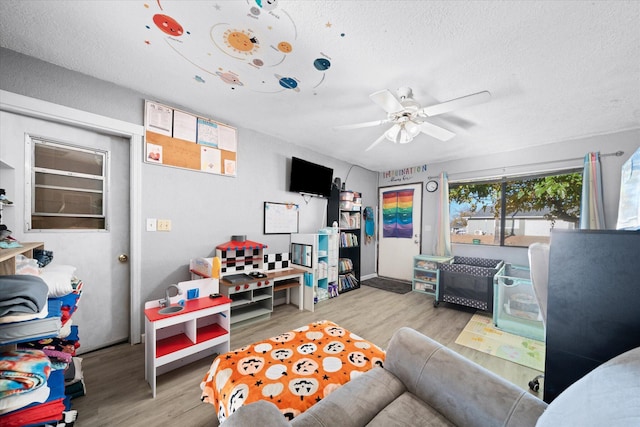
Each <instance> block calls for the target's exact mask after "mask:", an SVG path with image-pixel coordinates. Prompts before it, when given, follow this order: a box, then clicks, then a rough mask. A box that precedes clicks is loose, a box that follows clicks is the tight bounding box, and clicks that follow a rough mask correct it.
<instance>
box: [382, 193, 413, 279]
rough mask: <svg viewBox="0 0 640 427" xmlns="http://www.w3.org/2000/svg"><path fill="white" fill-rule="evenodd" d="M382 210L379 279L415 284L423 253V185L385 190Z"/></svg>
mask: <svg viewBox="0 0 640 427" xmlns="http://www.w3.org/2000/svg"><path fill="white" fill-rule="evenodd" d="M378 206H379V207H380V209H379V210H378V211H379V214H378V215H379V217H378V224H379V226H378V276H384V277H390V278H393V279H399V280H411V278H412V277H413V256H414V255H418V254H419V253H420V238H421V232H420V230H421V229H422V184H407V185H398V186H393V187H382V188H380V189H379V190H378Z"/></svg>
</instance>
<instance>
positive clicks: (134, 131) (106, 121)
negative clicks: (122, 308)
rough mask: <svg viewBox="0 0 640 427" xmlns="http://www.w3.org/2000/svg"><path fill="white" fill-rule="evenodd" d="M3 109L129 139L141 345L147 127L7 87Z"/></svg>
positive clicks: (134, 303) (135, 306)
mask: <svg viewBox="0 0 640 427" xmlns="http://www.w3.org/2000/svg"><path fill="white" fill-rule="evenodd" d="M0 111H6V112H9V113H14V114H19V115H22V116H25V117H32V118H38V119H44V120H48V121H50V122H54V123H59V124H65V125H70V126H74V127H78V128H82V129H88V130H92V131H96V132H101V133H105V134H107V135H113V136H119V137H123V138H126V139H128V140H129V173H130V175H129V176H130V178H129V179H130V192H129V253H130V257H129V259H130V260H131V261H130V262H131V264H130V269H129V272H130V273H129V282H130V286H129V287H130V295H129V298H130V308H129V316H130V319H129V341H130V342H131V344H139V343H140V342H141V323H142V322H141V313H142V306H141V302H140V285H141V283H142V280H141V277H142V274H141V273H142V267H141V265H140V262H139V260H140V256H141V253H142V244H141V240H142V203H141V202H140V198H141V191H142V189H141V183H142V162H140V161H139V160H140V159H139V157H138V156H139V155H140V153H142V141H143V137H144V127H143V126H141V125H136V124H133V123H128V122H124V121H121V120H117V119H113V118H110V117H106V116H101V115H98V114H93V113H89V112H87V111H82V110H77V109H75V108H70V107H65V106H63V105H58V104H54V103H52V102H48V101H43V100H40V99H36V98H31V97H28V96H24V95H19V94H17V93H13V92H7V91H4V90H0Z"/></svg>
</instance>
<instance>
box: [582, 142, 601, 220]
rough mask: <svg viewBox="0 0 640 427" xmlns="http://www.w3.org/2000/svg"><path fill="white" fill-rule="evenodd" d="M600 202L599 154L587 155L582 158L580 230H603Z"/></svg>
mask: <svg viewBox="0 0 640 427" xmlns="http://www.w3.org/2000/svg"><path fill="white" fill-rule="evenodd" d="M602 200H603V199H602V172H601V171H600V153H599V152H597V153H587V154H586V155H585V156H584V171H583V173H582V200H581V201H580V228H581V229H583V230H600V229H604V228H605V224H604V207H603V205H602Z"/></svg>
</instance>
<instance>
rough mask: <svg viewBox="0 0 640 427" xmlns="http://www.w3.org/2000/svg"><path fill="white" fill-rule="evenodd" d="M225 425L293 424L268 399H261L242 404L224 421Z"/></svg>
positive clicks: (285, 426)
mask: <svg viewBox="0 0 640 427" xmlns="http://www.w3.org/2000/svg"><path fill="white" fill-rule="evenodd" d="M223 425H224V427H247V426H269V427H290V426H291V424H290V423H289V421H287V419H286V418H285V417H284V415H282V412H280V410H279V409H278V407H277V406H276V405H274V404H273V403H271V402H267V401H266V400H259V401H257V402H253V403H250V404H248V405H244V406H241V407H240V408H238V410H237V411H236V412H234V413H233V414H231V416H230V417H229V418H227V419H226V420H225V421H224V423H223Z"/></svg>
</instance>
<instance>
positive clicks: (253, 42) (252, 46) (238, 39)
mask: <svg viewBox="0 0 640 427" xmlns="http://www.w3.org/2000/svg"><path fill="white" fill-rule="evenodd" d="M222 39H223V40H224V42H225V45H226V46H227V49H231V50H232V51H233V52H235V53H240V54H244V55H253V54H254V53H256V52H257V51H258V49H259V48H260V44H259V43H258V39H257V38H256V36H255V35H253V34H251V33H250V32H249V31H246V30H237V29H227V30H226V31H225V32H224V33H223V34H222Z"/></svg>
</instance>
